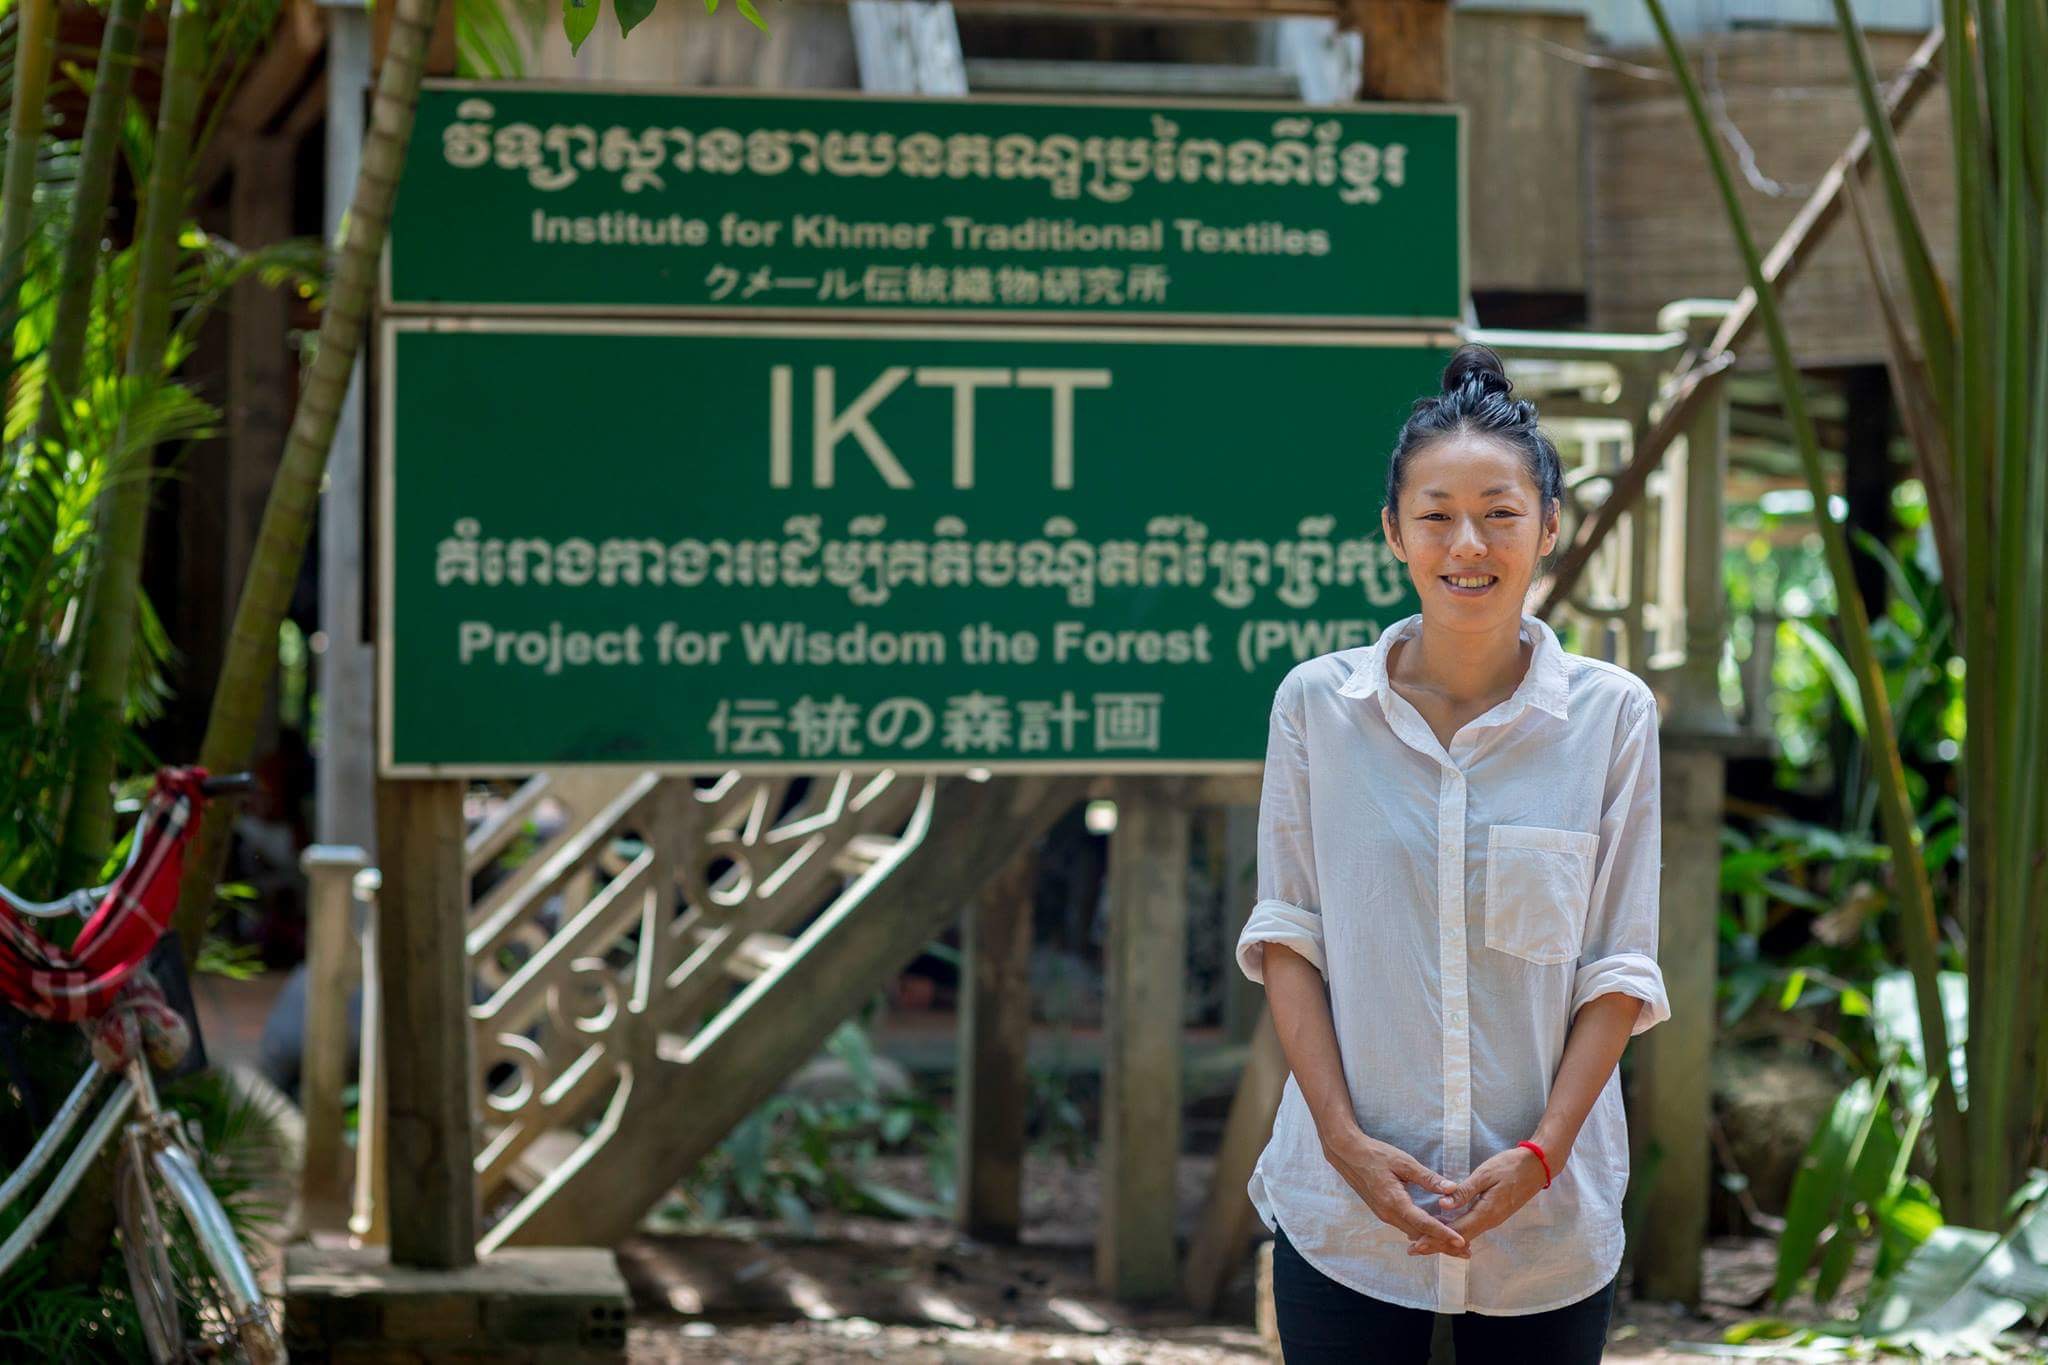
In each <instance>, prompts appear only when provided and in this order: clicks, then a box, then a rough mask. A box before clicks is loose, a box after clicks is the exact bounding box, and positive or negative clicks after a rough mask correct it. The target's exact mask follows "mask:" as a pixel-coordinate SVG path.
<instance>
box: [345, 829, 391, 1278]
mask: <svg viewBox="0 0 2048 1365" xmlns="http://www.w3.org/2000/svg"><path fill="white" fill-rule="evenodd" d="M372 804H373V805H374V804H375V803H374V802H373V803H372ZM381 879H382V874H381V873H380V872H379V871H378V870H377V869H376V868H374V867H373V868H369V869H367V870H365V871H364V872H363V874H362V875H361V876H360V877H359V878H358V879H357V883H356V885H357V890H356V899H357V900H359V901H361V902H362V903H363V922H362V928H361V931H360V932H359V933H358V935H357V938H356V961H358V962H359V963H361V964H362V971H363V1021H362V1024H361V1026H360V1028H359V1029H358V1031H357V1036H358V1037H359V1038H360V1039H361V1044H360V1047H359V1049H358V1054H357V1057H356V1188H355V1195H354V1198H353V1200H352V1202H351V1204H350V1207H349V1217H348V1230H349V1235H350V1237H352V1238H353V1239H354V1241H355V1244H356V1245H357V1246H364V1245H371V1246H381V1245H383V1243H385V1242H386V1241H388V1240H389V1239H390V1235H391V1230H390V1227H389V1225H388V1224H387V1223H386V1221H385V1216H386V1214H387V1213H389V1211H390V1208H391V1197H390V1192H391V1187H390V1184H389V1182H388V1181H387V1179H386V1175H387V1173H388V1168H387V1167H386V1166H385V1164H384V1137H385V1133H386V1131H387V1122H388V1119H389V1115H388V1113H387V1112H386V1108H385V1102H384V1100H385V1094H384V984H383V981H384V976H383V970H382V969H381V968H380V967H379V966H378V955H377V889H378V883H379V882H380V880H381Z"/></svg>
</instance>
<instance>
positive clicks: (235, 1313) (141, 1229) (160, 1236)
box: [117, 1138, 285, 1365]
mask: <svg viewBox="0 0 2048 1365" xmlns="http://www.w3.org/2000/svg"><path fill="white" fill-rule="evenodd" d="M117 1203H118V1213H119V1216H120V1220H121V1229H122V1253H123V1255H124V1256H125V1257H126V1258H127V1262H128V1275H129V1281H130V1283H131V1284H132V1285H133V1286H134V1289H135V1301H136V1306H137V1308H138V1309H139V1310H140V1312H141V1316H142V1326H143V1336H144V1339H145V1341H146V1343H147V1345H148V1347H149V1351H150V1356H151V1358H152V1359H153V1360H155V1361H157V1362H159V1363H160V1365H168V1363H169V1362H179V1361H184V1360H187V1359H190V1358H193V1357H197V1358H199V1359H202V1360H203V1359H220V1360H226V1359H239V1360H244V1361H248V1362H249V1363H250V1365H281V1362H283V1361H284V1359H285V1351H284V1342H283V1340H282V1339H281V1338H280V1337H279V1335H278V1332H277V1327H276V1325H275V1324H274V1323H272V1321H271V1320H270V1311H269V1307H268V1305H267V1304H266V1302H265V1301H264V1298H263V1294H262V1291H261V1290H260V1289H259V1288H258V1286H257V1284H256V1277H255V1274H254V1273H253V1272H252V1271H251V1270H250V1269H249V1262H248V1258H247V1257H245V1256H244V1255H243V1254H242V1248H241V1244H240V1243H239V1242H238V1241H237V1240H236V1239H235V1235H234V1229H233V1227H232V1226H231V1225H230V1224H229V1222H228V1217H227V1213H226V1212H225V1211H224V1210H223V1209H222V1208H221V1206H220V1202H219V1201H218V1200H216V1199H215V1198H214V1197H213V1191H212V1190H210V1189H208V1188H207V1186H206V1182H205V1180H204V1179H203V1178H202V1177H201V1176H200V1174H199V1168H198V1166H197V1164H196V1163H195V1162H194V1161H193V1160H192V1157H191V1154H190V1153H188V1152H187V1151H185V1149H184V1148H183V1147H182V1146H178V1145H175V1144H173V1145H169V1146H164V1147H159V1148H155V1149H154V1150H149V1149H147V1148H145V1147H144V1145H143V1143H142V1141H141V1139H139V1138H131V1139H130V1140H129V1142H128V1143H127V1144H126V1145H125V1146H124V1148H123V1150H122V1153H121V1170H120V1173H119V1185H118V1200H117ZM173 1209H174V1210H176V1211H177V1212H178V1214H179V1215H181V1217H180V1218H179V1219H177V1220H171V1219H168V1218H167V1217H166V1211H167V1210H173ZM174 1222H175V1223H182V1226H174V1225H173V1223H174Z"/></svg>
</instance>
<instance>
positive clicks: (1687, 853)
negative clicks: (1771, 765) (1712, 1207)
mask: <svg viewBox="0 0 2048 1365" xmlns="http://www.w3.org/2000/svg"><path fill="white" fill-rule="evenodd" d="M1726 762H1727V760H1726V759H1725V758H1724V757H1723V756H1722V755H1721V753H1720V752H1719V751H1718V750H1716V749H1714V748H1712V747H1710V746H1708V745H1705V744H1699V743H1695V742H1692V741H1688V740H1687V739H1685V738H1684V737H1682V736H1679V735H1672V734H1667V735H1666V736H1665V738H1664V742H1663V769H1664V873H1663V911H1662V917H1661V926H1660V928H1659V930H1658V943H1657V960H1658V962H1659V963H1660V964H1661V965H1662V967H1663V969H1664V989H1665V991H1666V993H1667V994H1668V995H1669V996H1670V998H1671V1020H1670V1022H1669V1023H1666V1024H1664V1025H1662V1026H1660V1027H1658V1028H1654V1029H1651V1030H1650V1031H1649V1032H1648V1033H1646V1034H1644V1035H1643V1036H1642V1037H1641V1038H1638V1039H1637V1040H1636V1043H1635V1048H1636V1056H1635V1065H1634V1070H1633V1075H1632V1080H1633V1082H1634V1086H1633V1088H1634V1091H1635V1094H1634V1105H1633V1108H1634V1110H1635V1113H1634V1116H1633V1125H1634V1128H1635V1141H1634V1142H1633V1143H1632V1144H1631V1145H1632V1146H1634V1147H1635V1149H1636V1151H1637V1152H1638V1153H1639V1156H1638V1157H1637V1159H1636V1162H1635V1165H1636V1169H1637V1170H1639V1171H1641V1172H1643V1173H1644V1174H1645V1176H1646V1177H1647V1184H1646V1187H1645V1189H1644V1192H1643V1206H1642V1207H1643V1211H1642V1231H1641V1234H1640V1242H1639V1244H1638V1246H1637V1247H1636V1250H1635V1264H1636V1275H1635V1284H1636V1293H1637V1295H1638V1296H1639V1297H1642V1298H1646V1299H1657V1300H1660V1301H1666V1302H1669V1301H1674V1300H1675V1301H1677V1302H1680V1303H1684V1304H1687V1305H1695V1306H1696V1305H1697V1304H1698V1303H1699V1298H1700V1254H1701V1251H1702V1249H1703V1248H1704V1246H1705V1244H1706V1234H1707V1196H1708V1191H1709V1183H1710V1179H1711V1168H1710V1166H1709V1164H1708V1150H1707V1125H1708V1124H1709V1123H1710V1122H1711V1121H1712V1117H1713V1116H1712V1114H1711V1112H1710V1109H1709V1106H1710V1104H1711V1102H1712V1101H1711V1096H1712V1089H1713V1074H1712V1071H1713V1051H1714V956H1715V936H1716V927H1715V910H1716V905H1715V902H1716V900H1717V899H1718V894H1719V893H1718V888H1719V886H1720V868H1721V798H1722V777H1723V772H1724V769H1725V767H1726Z"/></svg>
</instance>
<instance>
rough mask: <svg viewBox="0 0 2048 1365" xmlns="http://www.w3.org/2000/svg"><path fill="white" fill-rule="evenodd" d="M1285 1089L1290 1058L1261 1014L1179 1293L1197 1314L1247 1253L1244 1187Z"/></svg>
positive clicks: (1250, 1213) (1212, 1303) (1248, 1213)
mask: <svg viewBox="0 0 2048 1365" xmlns="http://www.w3.org/2000/svg"><path fill="white" fill-rule="evenodd" d="M1286 1084H1287V1054H1286V1053H1284V1052H1282V1051H1281V1050H1280V1034H1279V1033H1278V1032H1277V1031H1276V1030H1275V1029H1274V1027H1273V1016H1272V1015H1271V1014H1261V1015H1259V1018H1258V1028H1257V1031H1256V1032H1254V1033H1253V1035H1252V1046H1251V1052H1250V1055H1249V1056H1247V1057H1246V1059H1245V1064H1244V1074H1243V1075H1242V1076H1240V1077H1239V1078H1238V1082H1237V1094H1236V1095H1235V1096H1233V1097H1232V1098H1231V1101H1230V1117H1229V1118H1227V1119H1225V1120H1224V1122H1223V1145H1222V1146H1221V1147H1220V1148H1218V1149H1217V1152H1216V1176H1215V1179H1214V1180H1213V1181H1212V1182H1211V1183H1210V1186H1209V1206H1208V1208H1207V1209H1205V1210H1204V1211H1203V1213H1202V1223H1201V1227H1200V1228H1199V1229H1197V1230H1196V1232H1195V1240H1194V1242H1193V1243H1192V1244H1191V1245H1190V1246H1189V1247H1188V1266H1187V1274H1186V1275H1185V1277H1184V1278H1183V1279H1182V1281H1181V1290H1182V1292H1183V1293H1184V1294H1185V1295H1186V1296H1187V1300H1188V1305H1189V1306H1190V1307H1192V1308H1193V1309H1194V1310H1195V1311H1196V1312H1198V1313H1209V1312H1213V1311H1214V1310H1215V1308H1216V1300H1217V1299H1218V1298H1220V1297H1221V1296H1222V1294H1223V1286H1224V1284H1225V1283H1226V1282H1227V1281H1228V1280H1229V1279H1230V1272H1231V1271H1232V1270H1234V1269H1236V1268H1237V1266H1238V1264H1239V1258H1240V1257H1241V1256H1242V1255H1243V1254H1244V1246H1245V1239H1246V1238H1247V1237H1248V1236H1250V1235H1251V1230H1252V1224H1253V1222H1254V1221H1255V1220H1256V1219H1257V1218H1258V1214H1257V1212H1256V1211H1255V1210H1254V1209H1253V1208H1252V1201H1251V1196H1250V1195H1248V1194H1246V1193H1245V1185H1246V1183H1247V1182H1248V1181H1250V1180H1251V1177H1252V1167H1254V1166H1256V1165H1257V1164H1258V1162H1259V1153H1260V1152H1262V1151H1264V1150H1265V1149H1266V1140H1267V1139H1268V1138H1270V1137H1272V1136H1273V1116H1274V1114H1276V1113H1278V1112H1279V1110H1280V1092H1281V1090H1282V1089H1283V1088H1285V1086H1286Z"/></svg>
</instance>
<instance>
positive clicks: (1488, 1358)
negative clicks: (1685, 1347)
mask: <svg viewBox="0 0 2048 1365" xmlns="http://www.w3.org/2000/svg"><path fill="white" fill-rule="evenodd" d="M1613 1307H1614V1281H1612V1280H1610V1281H1608V1284H1607V1287H1606V1288H1605V1289H1601V1290H1598V1291H1596V1292H1594V1293H1593V1294H1591V1295H1588V1296H1587V1297H1586V1298H1583V1299H1580V1300H1579V1301H1578V1302H1577V1303H1571V1304H1566V1305H1565V1306H1564V1307H1563V1308H1553V1309H1551V1310H1550V1311H1549V1312H1547V1313H1525V1314H1520V1315H1518V1316H1515V1317H1492V1316H1489V1315H1487V1314H1484V1313H1454V1314H1452V1315H1451V1336H1452V1339H1453V1340H1454V1341H1455V1342H1456V1344H1457V1350H1458V1361H1459V1365H1494V1363H1495V1362H1496V1361H1502V1362H1512V1363H1513V1365H1592V1363H1593V1362H1597V1361H1598V1360H1599V1359H1600V1357H1601V1353H1602V1352H1603V1351H1604V1350H1605V1348H1606V1345H1607V1317H1608V1314H1609V1312H1610V1311H1611V1310H1612V1309H1613ZM1273 1308H1274V1311H1275V1313H1276V1315H1277V1316H1278V1318H1279V1326H1280V1350H1281V1353H1282V1354H1283V1355H1284V1356H1285V1357H1286V1361H1287V1365H1336V1363H1337V1362H1340V1361H1341V1362H1343V1365H1427V1362H1428V1360H1429V1341H1430V1333H1431V1331H1432V1330H1433V1329H1434V1328H1435V1326H1436V1317H1437V1315H1436V1314H1434V1313H1432V1312H1429V1311H1428V1310H1427V1309H1422V1308H1403V1307H1401V1306H1399V1305H1398V1304H1391V1303H1383V1302H1381V1301H1380V1300H1379V1299H1375V1298H1373V1297H1372V1296H1371V1295H1369V1294H1361V1293H1359V1292H1358V1291H1357V1290H1355V1289H1350V1288H1347V1287H1345V1286H1344V1285H1341V1284H1338V1283H1337V1282H1336V1281H1335V1280H1333V1279H1331V1278H1330V1277H1329V1276H1327V1275H1325V1274H1323V1272H1322V1271H1320V1270H1317V1269H1316V1268H1315V1267H1314V1266H1312V1265H1310V1264H1309V1263H1308V1262H1307V1261H1304V1260H1303V1259H1302V1258H1301V1253H1300V1252H1298V1251H1296V1250H1295V1249H1294V1247H1293V1245H1292V1244H1291V1243H1289V1242H1288V1240H1287V1235H1286V1234H1285V1233H1282V1232H1275V1233H1274V1235H1273Z"/></svg>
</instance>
